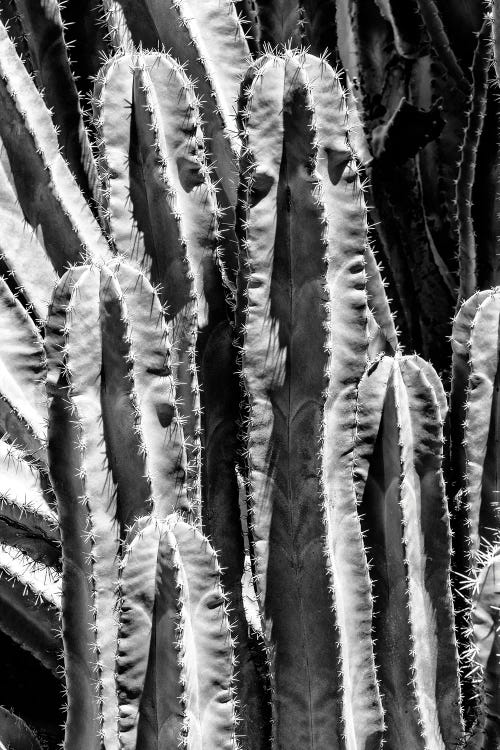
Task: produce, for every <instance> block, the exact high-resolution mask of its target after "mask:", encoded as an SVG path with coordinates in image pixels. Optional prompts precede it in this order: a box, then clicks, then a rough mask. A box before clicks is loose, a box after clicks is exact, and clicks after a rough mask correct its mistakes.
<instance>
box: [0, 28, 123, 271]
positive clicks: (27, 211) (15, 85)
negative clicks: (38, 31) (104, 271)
mask: <svg viewBox="0 0 500 750" xmlns="http://www.w3.org/2000/svg"><path fill="white" fill-rule="evenodd" d="M0 57H1V64H0V102H1V106H0V138H1V139H2V141H3V144H4V146H5V149H6V151H7V155H8V157H9V162H10V165H11V168H12V173H13V175H14V180H15V186H16V192H17V195H18V198H19V200H20V202H21V207H22V209H23V212H24V215H25V216H26V217H27V219H28V222H29V223H30V224H31V226H32V227H34V228H37V227H38V226H40V227H41V231H42V234H43V242H44V247H45V249H46V251H47V254H48V255H49V257H50V260H51V262H52V264H53V266H54V268H55V269H56V271H58V272H62V271H63V270H64V267H65V266H66V264H67V263H70V262H76V261H78V260H80V259H81V258H82V257H84V256H86V255H87V256H92V257H95V258H96V259H98V258H106V257H109V256H110V253H109V249H108V246H107V244H106V241H105V239H104V237H103V235H102V233H101V231H100V229H99V226H98V224H97V222H96V220H95V219H94V217H93V216H92V213H91V211H90V209H89V207H88V206H87V204H86V202H85V200H84V198H83V196H82V194H81V193H80V191H79V189H78V187H77V185H76V183H75V181H74V178H73V176H72V174H71V172H70V170H69V168H68V167H67V165H66V162H65V161H64V159H63V157H62V156H61V154H60V153H59V147H58V143H57V136H56V132H55V130H54V126H53V124H52V120H51V117H50V113H49V111H48V110H47V108H46V106H45V104H44V102H43V99H42V97H41V95H40V94H39V93H38V91H37V89H36V87H35V84H34V83H33V81H32V80H31V78H30V76H29V74H28V73H27V72H26V70H25V68H24V65H23V64H22V62H21V60H20V59H19V57H18V55H17V52H16V49H15V47H14V44H13V43H12V42H11V41H10V39H9V36H8V34H7V32H6V30H5V27H4V26H3V25H0Z"/></svg>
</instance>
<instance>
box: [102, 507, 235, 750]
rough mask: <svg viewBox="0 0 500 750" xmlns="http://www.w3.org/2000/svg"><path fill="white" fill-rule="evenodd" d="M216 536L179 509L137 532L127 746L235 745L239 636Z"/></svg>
mask: <svg viewBox="0 0 500 750" xmlns="http://www.w3.org/2000/svg"><path fill="white" fill-rule="evenodd" d="M219 577H220V569H219V567H218V564H217V559H216V556H215V553H214V552H213V550H212V549H211V547H210V545H209V543H208V540H207V539H206V538H205V537H203V535H202V534H200V532H199V531H197V530H196V529H195V528H194V527H192V526H189V525H188V524H186V523H184V522H182V521H180V520H178V519H177V518H176V517H175V516H174V517H170V519H167V520H166V521H158V520H157V519H156V518H153V519H152V520H151V521H150V522H149V524H147V525H144V526H143V527H142V528H139V529H138V530H137V533H136V534H135V536H134V539H133V540H132V542H131V544H130V545H129V548H128V550H127V553H126V556H125V558H124V561H123V566H122V574H121V579H120V594H121V604H120V629H119V643H118V652H117V666H116V670H117V671H116V675H117V689H118V693H119V696H120V714H119V717H120V718H119V736H120V746H121V747H123V748H125V749H126V750H135V749H136V748H139V747H141V748H144V749H146V748H153V747H157V746H158V742H159V741H160V742H161V743H162V746H163V744H164V745H165V747H168V748H172V749H173V748H176V747H179V746H181V747H185V748H200V749H201V748H203V750H205V749H206V750H216V748H227V749H229V748H231V749H232V748H236V746H237V745H236V740H235V715H234V703H233V694H232V671H233V657H232V649H233V644H232V640H231V634H230V630H229V627H228V622H227V617H226V614H225V600H224V596H223V594H222V589H221V588H220V583H219Z"/></svg>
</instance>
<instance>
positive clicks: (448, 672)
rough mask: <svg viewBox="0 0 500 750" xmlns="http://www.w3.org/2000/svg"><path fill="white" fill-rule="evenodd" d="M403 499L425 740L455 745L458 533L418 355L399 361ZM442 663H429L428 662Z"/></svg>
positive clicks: (458, 732) (438, 428)
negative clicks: (454, 546) (453, 577)
mask: <svg viewBox="0 0 500 750" xmlns="http://www.w3.org/2000/svg"><path fill="white" fill-rule="evenodd" d="M394 389H395V401H396V405H397V408H398V424H399V425H400V437H399V440H400V444H401V471H402V481H401V488H400V493H401V494H400V497H401V499H400V503H401V511H402V521H403V528H404V538H403V546H404V550H405V564H406V567H407V571H408V573H407V575H408V602H409V619H410V629H411V639H412V644H413V652H414V653H412V663H413V669H412V671H413V683H414V688H415V695H416V699H417V705H418V713H419V717H420V720H421V722H422V724H421V726H422V733H423V736H424V738H425V741H426V742H427V743H428V744H429V746H433V747H453V746H455V745H456V744H457V743H458V742H459V740H460V737H461V736H462V732H463V723H462V717H461V712H460V686H459V680H458V654H457V645H456V637H455V632H454V615H453V604H452V597H451V588H450V579H449V570H450V561H451V534H450V522H449V516H448V508H447V502H446V497H445V487H444V480H443V475H442V467H441V464H442V451H443V432H442V424H441V420H440V408H439V404H438V400H437V398H436V396H435V393H434V389H433V388H432V386H431V384H430V382H429V380H428V379H427V377H426V376H425V373H424V371H423V370H421V369H420V367H419V365H418V363H417V362H415V360H414V359H413V358H412V357H410V358H406V357H404V358H401V359H397V360H396V366H395V372H394ZM430 664H433V665H436V666H435V668H434V669H429V665H430Z"/></svg>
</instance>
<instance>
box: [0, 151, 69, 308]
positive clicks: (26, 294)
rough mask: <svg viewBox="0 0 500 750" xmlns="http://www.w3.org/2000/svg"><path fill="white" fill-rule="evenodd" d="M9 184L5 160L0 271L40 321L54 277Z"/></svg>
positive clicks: (0, 169)
mask: <svg viewBox="0 0 500 750" xmlns="http://www.w3.org/2000/svg"><path fill="white" fill-rule="evenodd" d="M1 150H2V146H1V145H0V151H1ZM0 160H1V156H0ZM12 182H13V177H12V175H11V174H10V168H9V165H8V160H7V159H5V163H4V164H0V225H1V227H2V238H1V239H0V268H1V269H2V274H3V275H4V276H5V278H6V281H7V283H8V284H9V286H10V288H11V289H13V290H14V291H17V292H18V294H19V296H20V297H21V298H22V299H23V302H24V305H25V306H26V309H27V310H28V311H29V312H30V314H31V316H32V317H33V318H34V319H35V320H36V321H43V320H45V318H46V317H47V309H48V305H49V300H50V296H51V294H52V289H53V287H54V283H55V279H56V274H55V272H54V268H53V267H52V264H51V262H50V260H49V259H48V257H47V254H46V253H45V250H44V249H43V247H42V245H41V244H40V242H39V241H38V238H37V236H36V234H35V232H34V230H33V229H32V228H31V227H30V226H29V224H27V223H26V220H25V218H24V216H23V212H22V210H21V208H20V206H19V203H18V201H17V197H16V194H15V191H14V188H13V185H12Z"/></svg>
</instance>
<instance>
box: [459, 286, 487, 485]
mask: <svg viewBox="0 0 500 750" xmlns="http://www.w3.org/2000/svg"><path fill="white" fill-rule="evenodd" d="M490 296H491V291H488V290H486V291H483V292H476V293H475V294H473V295H472V296H471V297H469V299H467V300H465V302H463V303H462V305H461V306H460V308H459V310H458V312H457V314H456V315H455V318H454V319H453V329H452V335H451V346H452V351H453V354H452V378H451V393H450V404H451V454H452V462H453V465H454V466H455V467H456V469H455V471H456V473H457V475H458V477H459V480H458V486H454V487H453V489H454V491H455V492H457V491H459V488H460V487H461V484H462V478H463V477H464V475H465V454H464V447H463V439H464V427H465V424H464V423H465V419H466V414H467V400H468V399H467V396H466V394H467V387H468V382H469V346H470V336H471V331H472V328H473V322H474V318H475V316H476V313H477V311H478V309H479V307H480V306H481V304H482V303H483V302H484V301H485V300H487V299H488V297H490Z"/></svg>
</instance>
